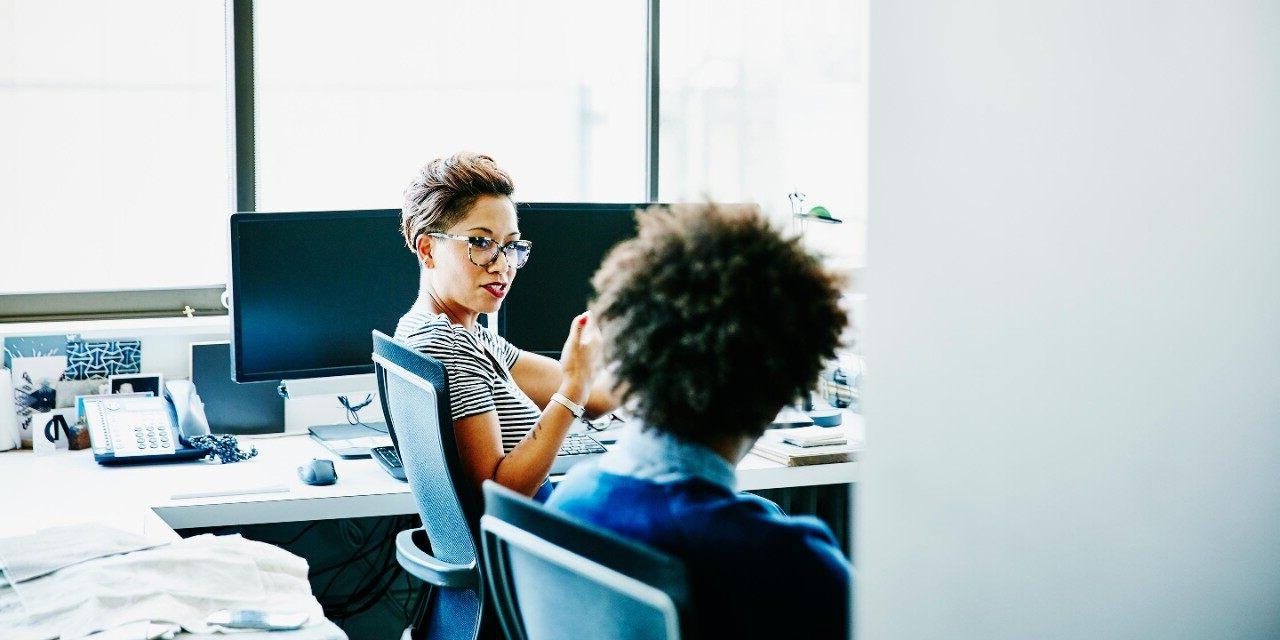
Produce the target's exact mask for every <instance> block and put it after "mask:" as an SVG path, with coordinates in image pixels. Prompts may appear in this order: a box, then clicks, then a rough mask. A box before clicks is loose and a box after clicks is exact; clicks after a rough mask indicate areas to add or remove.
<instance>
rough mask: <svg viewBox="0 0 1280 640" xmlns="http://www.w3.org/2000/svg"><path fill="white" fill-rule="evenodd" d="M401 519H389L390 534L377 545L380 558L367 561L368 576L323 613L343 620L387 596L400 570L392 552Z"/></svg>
mask: <svg viewBox="0 0 1280 640" xmlns="http://www.w3.org/2000/svg"><path fill="white" fill-rule="evenodd" d="M402 520H403V519H399V518H397V519H393V520H391V524H392V525H393V526H392V527H391V531H390V535H387V536H386V538H385V539H384V544H383V545H382V546H381V547H379V549H380V550H381V551H382V552H383V553H382V555H381V557H380V559H379V560H378V561H377V562H371V563H368V564H369V567H368V568H369V573H368V574H367V576H368V577H367V578H366V579H365V580H364V581H363V582H362V583H360V584H359V585H357V587H356V588H355V589H354V590H353V591H352V592H351V593H350V594H348V596H347V597H346V599H345V601H344V602H343V603H342V604H340V605H337V606H335V607H333V608H332V610H331V611H330V610H326V612H325V615H330V614H332V615H331V617H333V618H334V619H338V620H345V619H348V618H351V617H353V616H356V615H359V614H361V613H364V612H365V611H368V610H369V609H371V608H373V606H374V605H376V604H377V603H378V602H380V601H381V600H382V599H383V598H384V597H386V596H387V594H388V592H389V591H390V589H391V586H392V585H393V584H395V581H396V579H397V578H399V577H400V572H401V570H400V567H399V565H398V564H397V563H395V562H394V558H393V554H394V551H395V548H394V540H395V534H398V533H399V530H400V528H401V527H399V526H397V525H400V524H402ZM388 543H390V544H388Z"/></svg>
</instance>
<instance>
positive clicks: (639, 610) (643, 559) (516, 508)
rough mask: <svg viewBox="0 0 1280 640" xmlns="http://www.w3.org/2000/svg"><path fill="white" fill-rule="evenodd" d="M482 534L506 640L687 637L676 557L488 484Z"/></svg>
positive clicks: (684, 592) (685, 596)
mask: <svg viewBox="0 0 1280 640" xmlns="http://www.w3.org/2000/svg"><path fill="white" fill-rule="evenodd" d="M484 499H485V514H484V516H483V517H482V518H481V519H480V537H481V538H480V539H481V546H482V548H483V550H484V567H485V571H484V573H485V576H486V578H487V583H488V588H489V591H490V593H491V595H492V597H493V602H494V607H495V609H496V613H497V618H498V620H499V621H500V622H501V624H502V628H503V631H505V632H506V634H507V638H508V640H543V639H544V638H569V637H579V638H588V637H589V638H596V639H602V640H613V639H623V638H625V639H628V640H650V639H653V640H675V639H678V638H686V639H687V638H691V637H692V635H693V633H692V629H693V626H692V619H691V615H690V614H691V611H692V610H691V607H690V606H689V602H690V600H689V588H688V580H687V578H686V576H685V570H684V565H683V564H682V563H681V562H680V561H679V560H677V559H675V558H673V557H671V556H669V555H667V554H665V553H661V552H659V551H657V550H655V549H652V548H650V547H647V546H645V545H642V544H639V543H637V542H633V541H630V540H626V539H623V538H620V537H618V536H616V535H614V534H613V533H610V532H607V531H604V530H602V529H597V528H594V527H590V526H588V525H586V524H584V523H582V522H579V521H577V520H574V519H572V518H570V517H568V516H565V515H563V514H559V513H555V512H552V511H550V510H548V509H546V508H545V507H543V506H542V505H540V504H538V503H536V502H534V501H532V500H530V499H528V498H526V497H524V496H522V495H520V494H518V493H516V492H514V491H512V490H510V489H507V488H506V487H503V486H501V485H499V484H497V483H495V482H490V481H486V482H485V483H484Z"/></svg>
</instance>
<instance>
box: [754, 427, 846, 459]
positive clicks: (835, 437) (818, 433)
mask: <svg viewBox="0 0 1280 640" xmlns="http://www.w3.org/2000/svg"><path fill="white" fill-rule="evenodd" d="M791 441H797V442H801V443H804V445H803V446H801V445H796V444H792V442H791ZM861 450H862V442H861V441H855V442H849V440H848V434H847V433H846V432H845V430H844V429H839V428H824V427H802V428H799V429H775V430H772V431H767V432H765V434H764V436H762V437H761V438H760V439H759V440H757V441H756V444H755V446H753V447H752V448H751V453H754V454H756V455H758V456H760V457H762V458H765V459H767V460H772V461H774V462H778V463H781V464H785V465H787V466H788V467H799V466H803V465H810V464H828V463H832V462H849V461H850V460H852V459H853V456H854V453H856V452H858V451H861Z"/></svg>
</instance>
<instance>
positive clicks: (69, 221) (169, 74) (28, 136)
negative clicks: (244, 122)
mask: <svg viewBox="0 0 1280 640" xmlns="http://www.w3.org/2000/svg"><path fill="white" fill-rule="evenodd" d="M224 22H225V20H224V13H223V3H222V1H221V0H184V1H183V2H169V1H166V0H129V1H125V2H96V1H92V0H73V1H68V2H57V3H54V2H43V1H40V0H17V1H9V2H0V239H3V243H4V256H5V257H4V261H5V267H4V268H0V295H3V294H6V293H36V292H57V291H94V290H98V291H103V290H118V289H149V288H162V287H193V286H200V285H209V284H216V283H220V282H223V281H225V278H226V269H227V251H226V246H227V242H226V235H227V230H226V216H227V213H228V212H229V211H230V199H229V196H230V190H229V186H228V179H227V161H228V159H227V141H226V136H227V125H226V109H227V95H226V66H225V65H226V62H225V46H224Z"/></svg>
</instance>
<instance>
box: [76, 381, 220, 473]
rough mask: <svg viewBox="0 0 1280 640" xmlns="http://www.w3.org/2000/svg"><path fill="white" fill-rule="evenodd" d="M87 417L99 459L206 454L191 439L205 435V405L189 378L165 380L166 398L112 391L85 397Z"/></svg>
mask: <svg viewBox="0 0 1280 640" xmlns="http://www.w3.org/2000/svg"><path fill="white" fill-rule="evenodd" d="M84 417H85V422H86V423H87V424H88V426H89V442H90V444H91V445H92V448H93V458H94V460H97V461H98V463H99V464H104V465H112V464H128V463H133V462H165V461H174V460H194V459H198V458H203V457H204V456H205V453H206V452H205V450H204V449H203V448H199V447H191V446H189V444H188V442H187V438H188V437H191V436H195V435H202V434H207V433H208V432H209V428H208V426H207V424H206V423H205V421H204V420H203V417H204V410H203V406H202V405H201V404H200V398H199V396H196V395H195V391H194V388H192V387H191V383H189V382H186V381H175V382H170V383H168V384H166V385H165V397H163V398H156V397H135V396H130V397H120V398H113V397H111V396H106V397H98V398H92V399H86V400H85V402H84Z"/></svg>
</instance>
